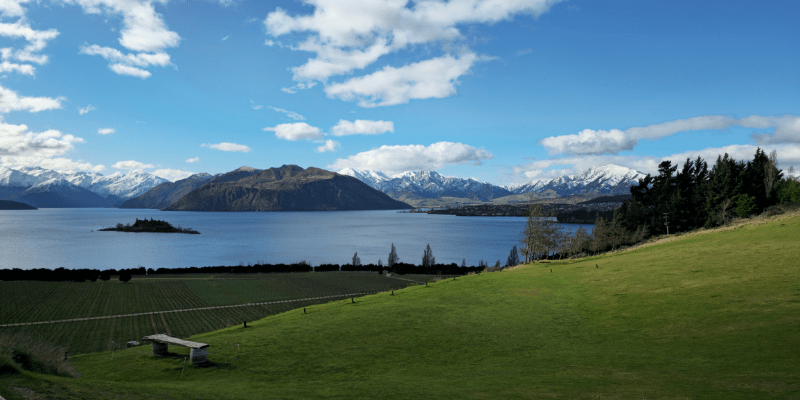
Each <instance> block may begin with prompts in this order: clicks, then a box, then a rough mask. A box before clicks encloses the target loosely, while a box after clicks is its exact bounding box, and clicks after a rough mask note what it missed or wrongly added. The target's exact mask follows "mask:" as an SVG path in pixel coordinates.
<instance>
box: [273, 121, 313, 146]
mask: <svg viewBox="0 0 800 400" xmlns="http://www.w3.org/2000/svg"><path fill="white" fill-rule="evenodd" d="M264 130H265V131H273V132H275V137H277V138H278V139H285V140H291V141H297V140H303V139H306V140H319V139H322V138H323V137H325V134H324V133H322V131H321V130H320V129H319V128H317V127H315V126H311V125H309V124H307V123H305V122H294V123H291V124H279V125H276V126H273V127H270V128H264Z"/></svg>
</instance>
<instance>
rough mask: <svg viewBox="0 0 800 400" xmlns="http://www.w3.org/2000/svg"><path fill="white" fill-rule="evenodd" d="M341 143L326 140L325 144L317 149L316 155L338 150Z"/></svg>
mask: <svg viewBox="0 0 800 400" xmlns="http://www.w3.org/2000/svg"><path fill="white" fill-rule="evenodd" d="M340 145H341V143H339V142H337V141H334V140H326V141H325V144H323V145H322V146H319V147H317V153H325V152H327V151H336V149H338V148H339V146H340Z"/></svg>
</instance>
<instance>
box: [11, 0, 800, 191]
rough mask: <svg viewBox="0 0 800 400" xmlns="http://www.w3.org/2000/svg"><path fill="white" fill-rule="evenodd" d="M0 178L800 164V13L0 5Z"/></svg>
mask: <svg viewBox="0 0 800 400" xmlns="http://www.w3.org/2000/svg"><path fill="white" fill-rule="evenodd" d="M0 14H1V15H2V18H0V49H2V50H0V56H1V57H2V60H0V71H1V72H0V76H1V78H0V118H1V120H0V166H5V167H12V168H14V167H22V166H41V167H44V168H51V169H59V170H86V171H96V172H100V173H103V174H112V173H116V172H122V173H124V172H127V171H131V170H137V171H138V170H142V171H146V172H150V173H154V174H156V175H159V176H161V177H164V178H166V179H170V180H175V179H180V178H183V177H186V176H188V175H190V174H191V173H197V172H209V173H219V172H227V171H230V170H233V169H235V168H238V167H239V166H242V165H247V166H252V167H256V168H269V167H277V166H280V165H283V164H297V165H300V166H302V167H309V166H315V167H320V168H327V169H331V170H339V169H342V168H345V167H349V168H354V169H372V170H379V171H383V172H386V173H389V174H393V173H399V172H402V171H405V170H436V171H438V172H440V173H442V174H443V175H448V176H458V177H463V178H467V177H473V178H475V179H478V180H481V181H486V182H491V183H495V184H513V183H522V182H527V181H530V180H534V179H544V178H551V177H554V176H558V175H561V174H565V173H577V172H580V171H582V170H583V169H586V168H588V167H591V166H600V165H605V164H608V163H614V164H618V165H623V166H627V167H630V168H634V169H638V170H640V171H643V172H654V171H655V168H656V166H657V165H658V163H659V162H661V160H663V159H672V160H674V161H676V162H682V161H683V160H684V159H685V158H686V157H696V156H698V155H700V156H703V157H704V158H706V159H709V161H713V159H714V158H715V157H716V155H717V154H720V153H723V152H728V153H731V154H732V155H734V156H735V157H736V158H739V159H745V158H751V157H752V155H753V154H754V152H755V149H756V147H757V146H761V147H762V148H765V149H767V150H768V151H771V150H776V151H777V152H778V157H779V161H780V167H781V168H784V169H787V168H788V167H789V166H795V167H800V117H798V115H800V69H798V65H800V51H798V50H800V44H799V43H800V40H798V39H800V24H798V23H797V20H796V17H797V15H800V3H797V2H795V1H762V2H744V1H706V2H697V1H670V2H643V1H597V0H594V1H586V0H584V1H581V0H571V1H556V0H528V1H525V0H460V1H456V0H451V1H449V2H445V1H435V0H429V1H417V2H408V1H403V0H399V1H398V0H370V1H368V0H353V1H344V0H317V1H274V2H264V1H245V0H227V1H225V0H223V1H212V0H208V1H202V0H183V1H178V0H172V1H166V0H164V1H142V0H61V1H59V0H52V1H47V0H41V1H36V0H27V1H26V0H19V1H18V0H4V1H0Z"/></svg>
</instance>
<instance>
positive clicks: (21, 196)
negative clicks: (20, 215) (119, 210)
mask: <svg viewBox="0 0 800 400" xmlns="http://www.w3.org/2000/svg"><path fill="white" fill-rule="evenodd" d="M163 182H168V181H167V180H166V179H163V178H159V177H157V176H154V175H151V174H148V173H143V172H129V173H127V174H120V173H116V174H112V175H109V176H104V175H101V174H97V173H88V172H68V173H62V172H58V171H53V170H49V169H44V168H40V167H23V168H20V169H19V170H14V169H10V168H5V167H0V199H2V200H13V201H22V202H24V203H28V204H30V205H32V206H34V207H40V208H42V207H112V206H116V205H118V204H120V203H122V202H123V201H125V200H127V199H130V198H132V197H136V196H138V195H140V194H142V193H144V192H146V191H148V190H150V189H151V188H152V187H154V186H157V185H159V184H161V183H163Z"/></svg>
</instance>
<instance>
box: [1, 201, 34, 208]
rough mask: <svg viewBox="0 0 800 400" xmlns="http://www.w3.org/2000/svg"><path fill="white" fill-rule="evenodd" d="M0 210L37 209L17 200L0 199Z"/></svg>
mask: <svg viewBox="0 0 800 400" xmlns="http://www.w3.org/2000/svg"><path fill="white" fill-rule="evenodd" d="M0 210H38V208H36V207H33V206H30V205H28V204H25V203H20V202H18V201H9V200H0Z"/></svg>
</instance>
